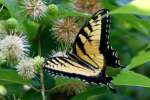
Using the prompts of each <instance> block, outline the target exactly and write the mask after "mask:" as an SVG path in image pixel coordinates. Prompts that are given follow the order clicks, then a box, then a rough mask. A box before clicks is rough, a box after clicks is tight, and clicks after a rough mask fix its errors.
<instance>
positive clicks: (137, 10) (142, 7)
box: [111, 0, 150, 16]
mask: <svg viewBox="0 0 150 100" xmlns="http://www.w3.org/2000/svg"><path fill="white" fill-rule="evenodd" d="M111 14H139V15H147V16H150V0H142V1H141V0H134V1H132V2H130V3H129V4H127V5H125V6H123V7H120V8H118V9H116V10H114V11H112V12H111Z"/></svg>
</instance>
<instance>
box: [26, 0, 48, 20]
mask: <svg viewBox="0 0 150 100" xmlns="http://www.w3.org/2000/svg"><path fill="white" fill-rule="evenodd" d="M23 6H24V9H25V12H26V15H27V16H30V17H31V18H33V19H36V18H40V17H41V16H43V15H44V14H45V11H46V10H47V6H46V5H45V3H44V2H43V1H42V0H24V4H23Z"/></svg>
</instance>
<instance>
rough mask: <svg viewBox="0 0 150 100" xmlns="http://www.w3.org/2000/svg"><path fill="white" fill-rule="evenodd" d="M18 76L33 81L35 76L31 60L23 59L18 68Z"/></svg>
mask: <svg viewBox="0 0 150 100" xmlns="http://www.w3.org/2000/svg"><path fill="white" fill-rule="evenodd" d="M16 69H17V71H18V74H19V75H21V76H23V77H24V78H25V79H31V78H33V77H34V76H35V69H34V64H33V62H32V59H31V58H24V59H22V60H21V61H20V62H19V63H18V65H17V66H16Z"/></svg>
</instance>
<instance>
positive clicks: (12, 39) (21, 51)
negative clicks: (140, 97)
mask: <svg viewBox="0 0 150 100" xmlns="http://www.w3.org/2000/svg"><path fill="white" fill-rule="evenodd" d="M28 47H29V45H28V41H27V39H26V37H25V36H23V35H20V36H18V35H15V34H14V35H13V34H11V35H6V36H5V38H4V39H2V40H1V41H0V52H1V53H2V54H3V55H4V56H5V58H6V60H7V61H8V62H14V61H18V60H19V59H21V58H22V57H24V56H27V53H28V52H29V50H28Z"/></svg>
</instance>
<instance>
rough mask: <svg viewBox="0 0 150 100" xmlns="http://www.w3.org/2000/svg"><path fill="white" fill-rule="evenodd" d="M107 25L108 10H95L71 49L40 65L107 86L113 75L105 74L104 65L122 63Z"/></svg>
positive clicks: (115, 65)
mask: <svg viewBox="0 0 150 100" xmlns="http://www.w3.org/2000/svg"><path fill="white" fill-rule="evenodd" d="M109 24H110V16H109V14H108V10H107V9H102V10H99V11H98V12H96V13H95V14H94V15H93V16H92V17H91V18H90V19H89V21H88V22H87V23H86V24H85V25H84V26H83V27H82V28H81V30H80V31H79V33H78V35H77V36H76V39H75V42H74V44H73V49H72V52H71V53H69V54H66V56H56V57H50V58H49V59H47V60H46V61H45V63H44V64H43V68H44V70H46V71H48V72H49V73H53V74H58V75H63V76H67V77H74V78H79V79H81V80H85V81H87V82H89V83H96V84H104V85H107V86H109V87H110V83H111V80H112V77H107V76H106V73H105V71H106V67H107V66H111V67H114V68H118V67H122V66H121V65H120V64H119V58H118V57H117V53H116V51H115V50H113V49H112V47H111V45H110V43H109V33H108V30H109Z"/></svg>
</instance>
